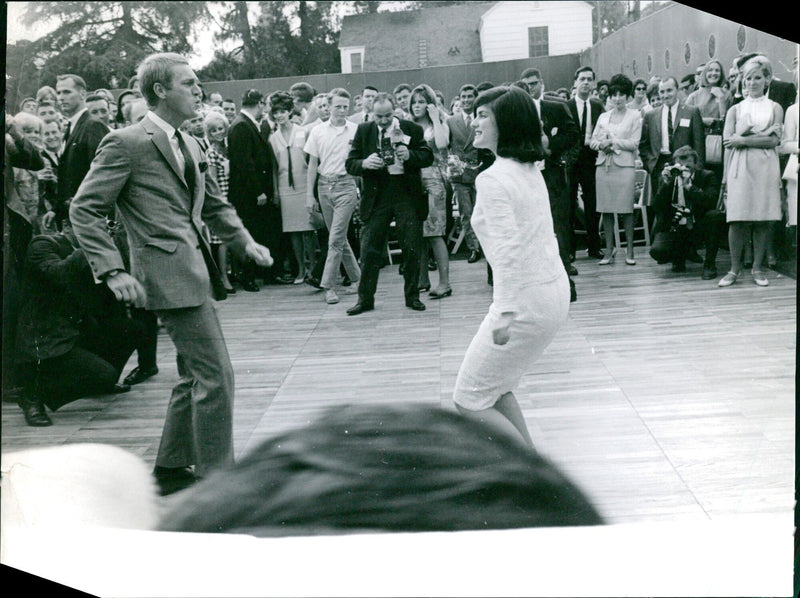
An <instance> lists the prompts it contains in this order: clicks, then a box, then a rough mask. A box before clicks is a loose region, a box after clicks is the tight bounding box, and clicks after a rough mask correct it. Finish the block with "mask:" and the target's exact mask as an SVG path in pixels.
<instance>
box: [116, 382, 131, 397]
mask: <svg viewBox="0 0 800 598" xmlns="http://www.w3.org/2000/svg"><path fill="white" fill-rule="evenodd" d="M130 389H131V385H130V384H125V383H123V384H115V385H114V386H113V388H112V389H111V394H112V395H120V394H122V393H123V392H128V391H129V390H130Z"/></svg>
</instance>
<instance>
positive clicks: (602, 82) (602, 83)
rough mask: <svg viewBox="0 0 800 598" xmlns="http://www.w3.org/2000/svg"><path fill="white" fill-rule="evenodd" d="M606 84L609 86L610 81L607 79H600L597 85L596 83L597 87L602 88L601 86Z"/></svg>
mask: <svg viewBox="0 0 800 598" xmlns="http://www.w3.org/2000/svg"><path fill="white" fill-rule="evenodd" d="M604 85H605V86H606V87H608V81H606V80H605V79H600V80H599V81H598V82H597V85H595V87H596V88H597V89H600V88H601V87H603V86H604Z"/></svg>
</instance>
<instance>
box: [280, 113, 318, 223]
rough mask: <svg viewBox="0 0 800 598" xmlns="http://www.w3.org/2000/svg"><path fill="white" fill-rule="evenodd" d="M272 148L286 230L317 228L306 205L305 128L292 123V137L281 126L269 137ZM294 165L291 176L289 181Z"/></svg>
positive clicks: (282, 218)
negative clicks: (283, 131) (287, 136)
mask: <svg viewBox="0 0 800 598" xmlns="http://www.w3.org/2000/svg"><path fill="white" fill-rule="evenodd" d="M269 142H270V144H271V145H272V151H273V152H274V153H275V159H276V161H277V162H278V195H280V198H281V223H282V225H283V232H285V233H293V232H301V231H310V230H314V227H313V226H312V225H311V221H310V220H309V215H308V209H307V208H306V187H307V185H306V173H307V172H308V166H307V165H306V158H305V153H304V152H303V146H304V145H305V144H306V130H305V128H304V127H301V126H299V125H293V126H292V132H291V133H290V134H289V139H286V138H285V137H284V136H283V133H282V132H281V129H280V128H278V129H277V130H276V131H275V132H274V133H273V134H272V135H270V137H269ZM290 168H291V172H292V178H291V181H290V180H289V170H290ZM290 183H291V184H290Z"/></svg>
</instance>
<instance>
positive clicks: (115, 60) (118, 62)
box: [22, 1, 209, 88]
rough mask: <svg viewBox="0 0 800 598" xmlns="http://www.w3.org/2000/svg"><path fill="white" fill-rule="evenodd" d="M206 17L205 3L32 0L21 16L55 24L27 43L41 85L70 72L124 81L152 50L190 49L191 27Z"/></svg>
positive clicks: (94, 83)
mask: <svg viewBox="0 0 800 598" xmlns="http://www.w3.org/2000/svg"><path fill="white" fill-rule="evenodd" d="M208 17H209V15H208V9H207V7H206V3H205V2H143V1H140V2H31V3H29V4H28V6H27V8H26V11H25V13H24V14H23V17H22V20H23V23H24V24H26V25H32V24H34V23H36V22H37V21H39V20H42V19H55V20H56V22H57V23H58V24H57V26H56V28H55V30H53V31H52V32H50V33H48V34H47V35H45V36H43V37H42V38H40V39H38V40H36V41H34V42H32V49H33V51H34V55H35V60H36V62H37V63H38V64H40V65H41V71H42V72H41V78H42V81H43V82H44V83H45V84H48V85H54V84H55V77H56V75H57V74H59V73H65V72H70V73H75V74H78V75H81V76H82V77H83V78H84V79H85V80H86V83H87V85H89V87H90V88H97V87H114V86H116V85H115V84H124V83H125V82H127V80H128V78H129V77H131V76H133V74H134V72H135V70H136V66H137V65H138V63H139V62H140V61H141V59H142V58H144V57H145V56H147V55H148V54H151V53H153V52H178V53H181V54H189V53H191V51H192V44H191V41H190V38H191V35H192V32H193V28H194V27H195V26H196V25H197V24H199V23H203V22H206V21H207V20H208Z"/></svg>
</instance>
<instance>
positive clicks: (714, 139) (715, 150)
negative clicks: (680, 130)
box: [706, 120, 722, 164]
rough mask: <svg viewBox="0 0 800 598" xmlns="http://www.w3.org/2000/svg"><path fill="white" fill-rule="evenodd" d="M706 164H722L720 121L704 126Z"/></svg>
mask: <svg viewBox="0 0 800 598" xmlns="http://www.w3.org/2000/svg"><path fill="white" fill-rule="evenodd" d="M706 164H722V121H721V120H715V121H714V122H713V123H712V124H711V125H709V126H708V127H707V128H706Z"/></svg>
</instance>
